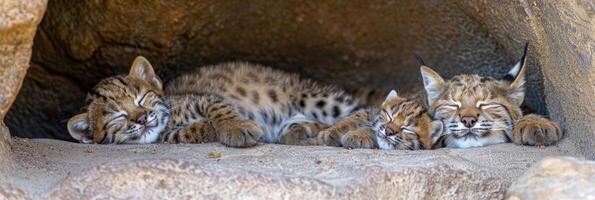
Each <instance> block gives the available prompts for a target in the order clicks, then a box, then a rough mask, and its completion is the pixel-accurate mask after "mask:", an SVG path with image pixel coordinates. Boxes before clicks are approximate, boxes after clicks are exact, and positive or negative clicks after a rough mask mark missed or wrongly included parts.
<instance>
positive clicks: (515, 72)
mask: <svg viewBox="0 0 595 200" xmlns="http://www.w3.org/2000/svg"><path fill="white" fill-rule="evenodd" d="M528 49H529V42H527V43H525V49H524V50H523V56H522V57H521V60H520V61H519V62H518V63H517V64H516V65H514V67H513V68H512V69H511V70H510V71H509V72H508V73H507V74H506V76H504V78H502V79H504V80H506V81H510V82H512V81H514V80H516V79H517V78H518V76H519V74H521V73H519V72H521V68H524V67H525V64H526V63H525V62H526V60H527V50H528Z"/></svg>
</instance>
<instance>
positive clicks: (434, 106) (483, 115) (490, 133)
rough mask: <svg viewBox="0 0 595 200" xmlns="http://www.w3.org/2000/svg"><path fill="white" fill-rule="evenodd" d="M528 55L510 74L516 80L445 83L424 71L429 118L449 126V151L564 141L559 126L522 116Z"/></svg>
mask: <svg viewBox="0 0 595 200" xmlns="http://www.w3.org/2000/svg"><path fill="white" fill-rule="evenodd" d="M526 53H527V49H526V48H525V55H524V56H523V59H521V61H520V62H519V63H518V64H517V65H515V67H514V68H513V69H512V70H511V71H510V72H509V76H511V78H514V79H513V80H512V81H508V80H496V79H494V78H491V77H486V76H479V75H474V74H463V75H458V76H454V77H453V78H451V79H450V80H444V79H443V78H442V77H441V76H440V75H439V74H438V73H437V72H435V71H434V70H432V69H430V68H429V67H426V66H422V67H421V73H422V77H423V80H424V86H425V89H426V94H427V101H428V104H429V113H430V114H431V115H432V116H433V118H434V119H436V120H442V121H443V123H444V126H445V130H444V134H443V135H444V136H443V137H444V138H442V139H441V140H440V141H441V142H440V144H441V145H442V146H447V147H458V148H467V147H479V146H486V145H490V144H497V143H504V142H508V141H513V142H514V143H516V144H525V145H551V144H554V143H555V142H556V141H558V140H560V139H561V138H562V131H561V130H560V128H559V126H558V125H557V123H555V122H553V121H551V120H548V119H545V118H543V117H541V116H538V115H527V116H523V113H522V111H521V108H520V106H521V104H522V102H523V100H524V94H525V88H524V83H525V71H526V67H525V65H526V63H527V62H526Z"/></svg>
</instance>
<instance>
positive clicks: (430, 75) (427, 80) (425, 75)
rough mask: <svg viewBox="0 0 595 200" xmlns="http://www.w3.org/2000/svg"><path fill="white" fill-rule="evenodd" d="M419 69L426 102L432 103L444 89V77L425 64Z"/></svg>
mask: <svg viewBox="0 0 595 200" xmlns="http://www.w3.org/2000/svg"><path fill="white" fill-rule="evenodd" d="M420 70H421V77H422V79H423V82H424V88H425V89H426V95H428V104H429V105H432V103H434V101H436V100H437V99H438V98H439V97H440V94H442V92H443V90H444V86H445V83H444V79H443V78H442V77H441V76H440V75H439V74H438V73H436V72H435V71H434V70H432V69H430V68H429V67H427V66H425V65H422V66H421V68H420Z"/></svg>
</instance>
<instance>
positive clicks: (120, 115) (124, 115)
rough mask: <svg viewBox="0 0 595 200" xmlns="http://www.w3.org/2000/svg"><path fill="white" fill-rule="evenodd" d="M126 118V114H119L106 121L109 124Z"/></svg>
mask: <svg viewBox="0 0 595 200" xmlns="http://www.w3.org/2000/svg"><path fill="white" fill-rule="evenodd" d="M127 116H128V115H127V114H125V113H122V114H119V115H118V116H115V117H113V118H111V119H110V120H109V121H108V123H111V122H113V121H117V120H122V119H126V117H127Z"/></svg>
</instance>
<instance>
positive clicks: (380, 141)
mask: <svg viewBox="0 0 595 200" xmlns="http://www.w3.org/2000/svg"><path fill="white" fill-rule="evenodd" d="M376 140H377V141H378V148H380V149H390V150H393V149H395V145H393V144H391V143H389V142H388V141H387V140H386V139H384V138H381V137H379V136H376Z"/></svg>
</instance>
